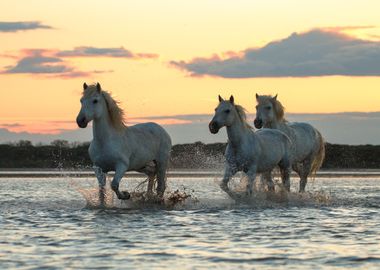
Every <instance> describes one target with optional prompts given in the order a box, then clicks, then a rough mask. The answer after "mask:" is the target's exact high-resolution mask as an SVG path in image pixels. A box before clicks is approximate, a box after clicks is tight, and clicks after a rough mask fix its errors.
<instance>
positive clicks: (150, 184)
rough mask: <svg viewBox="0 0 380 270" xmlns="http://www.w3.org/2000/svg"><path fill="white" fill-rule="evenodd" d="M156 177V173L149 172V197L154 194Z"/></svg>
mask: <svg viewBox="0 0 380 270" xmlns="http://www.w3.org/2000/svg"><path fill="white" fill-rule="evenodd" d="M154 179H156V175H155V174H149V175H148V190H147V196H148V198H149V197H152V195H153V186H154Z"/></svg>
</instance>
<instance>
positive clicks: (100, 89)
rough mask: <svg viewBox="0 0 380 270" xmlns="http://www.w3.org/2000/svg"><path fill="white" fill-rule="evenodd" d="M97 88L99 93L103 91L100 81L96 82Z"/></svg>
mask: <svg viewBox="0 0 380 270" xmlns="http://www.w3.org/2000/svg"><path fill="white" fill-rule="evenodd" d="M96 90H98V92H99V93H100V91H102V88H101V87H100V83H97V84H96Z"/></svg>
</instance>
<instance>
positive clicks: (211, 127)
mask: <svg viewBox="0 0 380 270" xmlns="http://www.w3.org/2000/svg"><path fill="white" fill-rule="evenodd" d="M208 128H209V130H210V131H211V133H216V132H218V123H217V122H214V121H211V122H210V124H209V125H208Z"/></svg>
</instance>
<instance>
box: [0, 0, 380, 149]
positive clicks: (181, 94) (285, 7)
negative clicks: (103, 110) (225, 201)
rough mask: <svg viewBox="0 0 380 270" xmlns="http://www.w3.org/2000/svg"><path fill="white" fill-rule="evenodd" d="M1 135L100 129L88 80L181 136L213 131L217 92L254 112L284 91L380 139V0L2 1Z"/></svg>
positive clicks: (343, 130)
mask: <svg viewBox="0 0 380 270" xmlns="http://www.w3.org/2000/svg"><path fill="white" fill-rule="evenodd" d="M0 10H1V11H2V12H1V13H2V16H1V18H0V38H1V40H2V42H0V82H1V84H2V85H1V90H0V91H1V95H2V97H1V99H0V143H1V142H11V141H16V140H19V139H28V140H31V141H33V142H35V143H38V142H42V143H49V142H50V141H52V140H54V139H67V140H69V141H89V140H91V129H90V128H87V129H86V130H79V128H78V127H77V126H76V123H75V118H76V115H77V114H78V112H79V109H80V103H79V99H80V97H81V92H82V85H83V82H87V83H94V82H99V83H100V84H101V85H102V88H103V89H106V90H108V91H110V92H112V94H113V96H114V97H115V98H116V99H117V100H119V101H120V103H121V106H122V107H123V108H124V110H125V111H126V117H127V122H128V123H129V124H131V125H132V124H135V123H139V122H145V121H156V122H158V123H159V124H162V125H164V127H165V128H166V129H167V130H168V131H169V133H170V135H171V136H172V138H173V142H174V143H186V142H194V141H203V142H216V141H226V135H225V133H223V132H222V133H221V134H219V135H217V136H215V135H212V134H210V133H209V132H208V128H207V123H208V122H209V120H210V119H211V118H212V114H213V111H214V108H215V106H216V105H217V100H218V98H217V97H218V94H220V95H222V96H223V97H229V96H230V95H231V94H233V95H234V97H235V101H236V103H238V104H241V105H243V106H244V107H245V108H246V109H247V111H248V112H249V113H250V119H251V120H253V118H254V112H255V111H254V108H255V98H254V97H255V93H259V94H278V99H279V100H280V101H281V102H282V103H283V104H284V106H285V107H286V112H287V115H286V116H287V118H288V119H289V120H291V121H304V122H310V123H312V124H313V125H315V126H316V127H317V128H318V129H320V131H321V133H322V134H323V135H324V137H325V138H326V141H328V142H332V143H345V144H367V143H368V144H380V113H379V112H380V91H379V90H380V17H379V16H378V10H380V2H378V1H368V0H363V1H347V0H346V1H324V0H319V1H311V0H310V1H296V0H294V1H293V0H283V1H277V0H276V1H274V0H266V1H242V0H236V1H226V0H215V1H211V0H192V1H176V0H165V1H164V0H162V1H157V0H156V1H153V0H152V1H146V0H140V1H121V0H120V1H117V0H108V1H96V0H92V1H87V0H81V1H71V0H67V1H62V2H59V3H58V2H57V1H45V0H44V1H42V0H34V1H20V0H12V1H8V0H3V1H1V2H0Z"/></svg>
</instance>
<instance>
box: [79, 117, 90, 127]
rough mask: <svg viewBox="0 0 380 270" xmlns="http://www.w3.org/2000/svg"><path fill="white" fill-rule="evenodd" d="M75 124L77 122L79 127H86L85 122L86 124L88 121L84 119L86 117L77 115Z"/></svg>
mask: <svg viewBox="0 0 380 270" xmlns="http://www.w3.org/2000/svg"><path fill="white" fill-rule="evenodd" d="M77 124H78V127H80V128H86V127H87V124H88V121H87V119H86V117H79V116H78V117H77Z"/></svg>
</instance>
